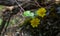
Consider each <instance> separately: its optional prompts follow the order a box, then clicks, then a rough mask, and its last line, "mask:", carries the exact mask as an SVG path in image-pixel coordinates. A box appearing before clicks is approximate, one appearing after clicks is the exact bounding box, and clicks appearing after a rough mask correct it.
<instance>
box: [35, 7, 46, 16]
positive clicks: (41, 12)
mask: <svg viewBox="0 0 60 36" xmlns="http://www.w3.org/2000/svg"><path fill="white" fill-rule="evenodd" d="M36 14H37V15H38V16H40V17H44V16H45V15H46V9H45V8H43V7H42V8H40V9H38V10H37V12H36Z"/></svg>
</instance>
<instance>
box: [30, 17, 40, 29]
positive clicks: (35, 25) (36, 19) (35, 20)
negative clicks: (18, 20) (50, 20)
mask: <svg viewBox="0 0 60 36" xmlns="http://www.w3.org/2000/svg"><path fill="white" fill-rule="evenodd" d="M30 22H31V26H32V27H33V28H34V27H38V25H39V24H40V23H39V22H40V20H39V19H38V18H34V19H32V20H31V21H30Z"/></svg>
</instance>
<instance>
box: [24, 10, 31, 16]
mask: <svg viewBox="0 0 60 36" xmlns="http://www.w3.org/2000/svg"><path fill="white" fill-rule="evenodd" d="M30 12H31V11H25V12H24V13H23V16H30Z"/></svg>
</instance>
